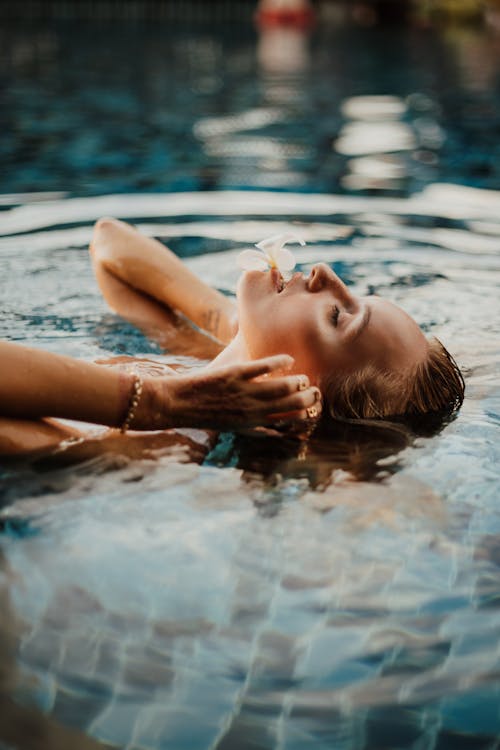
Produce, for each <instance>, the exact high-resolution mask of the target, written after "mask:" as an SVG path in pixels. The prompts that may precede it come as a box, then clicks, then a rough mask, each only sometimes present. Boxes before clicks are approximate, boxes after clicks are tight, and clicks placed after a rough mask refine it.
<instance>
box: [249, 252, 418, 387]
mask: <svg viewBox="0 0 500 750" xmlns="http://www.w3.org/2000/svg"><path fill="white" fill-rule="evenodd" d="M281 287H282V282H281V275H280V273H279V272H278V271H277V270H276V269H272V270H271V271H270V272H266V273H262V272H261V271H248V272H247V273H245V274H243V276H242V277H241V279H240V281H239V284H238V290H237V298H238V314H239V329H240V334H241V335H242V336H243V338H244V341H245V346H246V348H247V350H248V352H249V354H250V356H251V358H252V359H258V358H260V357H264V356H267V355H271V354H278V353H283V352H284V353H287V354H291V355H292V357H294V359H295V366H294V371H295V372H297V373H304V374H306V375H308V376H309V379H310V381H311V382H312V383H314V384H316V385H318V386H319V385H321V383H322V382H323V381H324V379H325V377H327V376H330V375H331V374H334V373H335V372H338V373H339V374H342V375H346V374H348V373H349V372H353V371H355V370H357V369H359V368H360V367H363V366H364V365H367V364H374V365H375V366H378V367H380V368H381V369H384V370H395V371H397V372H401V371H402V370H405V369H408V368H409V367H411V366H412V365H414V364H417V363H418V362H420V361H421V360H423V359H424V358H425V356H426V354H427V347H428V344H427V339H426V338H425V336H424V334H423V333H422V331H421V330H420V328H419V327H418V325H417V324H416V322H415V321H414V320H413V318H411V317H410V316H409V315H408V314H407V313H405V312H404V311H403V310H402V309H401V308H399V307H397V306H396V305H394V304H392V303H391V302H389V301H387V300H384V299H381V298H380V297H374V296H369V297H357V296H355V295H354V294H352V293H351V292H350V291H349V289H348V288H347V287H346V285H345V284H344V283H343V281H341V279H340V278H339V277H338V276H337V275H336V274H335V273H334V272H333V271H332V270H331V268H330V267H329V266H327V265H325V264H324V263H319V264H318V265H315V266H314V267H313V268H312V270H311V273H310V274H309V276H308V277H305V276H304V275H303V274H301V273H296V274H294V275H293V276H292V278H291V280H290V281H289V282H288V283H287V284H286V286H285V287H284V288H283V289H282V290H281ZM280 290H281V291H280Z"/></svg>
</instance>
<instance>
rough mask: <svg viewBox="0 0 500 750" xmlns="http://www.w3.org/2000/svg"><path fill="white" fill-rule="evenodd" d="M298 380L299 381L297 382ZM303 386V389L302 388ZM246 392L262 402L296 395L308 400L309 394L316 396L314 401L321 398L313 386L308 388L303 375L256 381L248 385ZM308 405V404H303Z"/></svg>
mask: <svg viewBox="0 0 500 750" xmlns="http://www.w3.org/2000/svg"><path fill="white" fill-rule="evenodd" d="M299 378H300V380H299ZM304 384H305V387H304ZM250 386H251V390H249V391H248V392H249V393H250V394H251V395H252V397H253V398H254V399H259V400H262V401H272V400H274V399H282V398H286V397H289V396H293V395H294V394H296V393H301V394H302V395H304V396H305V397H306V400H308V399H309V396H310V394H311V393H313V394H316V395H315V400H319V399H320V398H321V394H320V391H319V389H318V388H316V387H315V386H309V381H308V380H307V378H306V377H305V375H300V376H297V375H293V376H291V377H288V378H276V379H274V378H272V379H270V380H258V381H256V382H255V383H252V384H249V389H250ZM305 405H306V406H307V405H309V404H308V403H307V404H305Z"/></svg>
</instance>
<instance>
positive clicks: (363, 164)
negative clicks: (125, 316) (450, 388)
mask: <svg viewBox="0 0 500 750" xmlns="http://www.w3.org/2000/svg"><path fill="white" fill-rule="evenodd" d="M498 44H499V40H498V37H495V36H493V35H492V33H491V32H489V31H488V30H486V29H481V28H474V29H461V28H450V29H442V30H440V31H438V30H427V31H425V30H421V29H420V30H417V29H413V30H399V31H397V30H383V29H376V28H375V29H364V28H346V27H335V26H333V27H327V26H322V27H321V28H320V29H319V30H318V31H317V32H316V33H315V35H314V37H313V38H312V39H311V40H309V41H308V40H307V38H301V37H292V38H290V37H288V38H287V39H283V38H280V39H276V38H275V39H274V40H273V39H271V40H270V39H268V38H262V37H261V38H260V39H258V38H257V37H256V34H255V32H254V31H253V30H252V29H249V28H247V27H243V26H241V27H240V26H233V27H231V28H227V27H221V28H214V27H211V26H207V25H205V26H200V27H196V28H192V29H191V30H187V29H186V28H180V27H172V26H168V27H166V26H163V25H161V24H157V25H155V26H148V25H142V26H141V25H140V24H139V25H138V24H135V25H127V24H121V25H119V26H117V27H115V28H112V27H110V26H109V25H108V26H106V25H100V26H97V27H94V26H85V25H80V26H76V25H71V24H66V25H64V24H60V25H53V26H51V27H50V28H48V27H46V28H43V27H37V28H35V27H31V28H30V27H29V26H24V27H20V26H17V27H13V28H10V29H4V30H3V31H2V44H1V45H0V55H1V56H2V63H3V66H2V70H3V73H2V75H3V76H4V84H5V86H4V89H3V93H2V104H7V106H2V107H1V114H0V120H1V122H0V125H1V127H2V137H1V139H0V144H1V145H0V149H1V155H0V159H1V166H2V169H1V181H2V182H1V185H2V188H1V190H2V195H1V196H0V201H1V203H2V206H3V211H2V212H1V213H0V309H1V313H0V335H1V336H2V337H4V338H8V339H11V340H15V341H22V342H25V343H28V344H30V345H35V346H41V347H46V348H49V349H51V350H53V351H59V352H63V353H67V354H71V355H75V356H79V357H83V358H87V359H94V358H99V357H103V356H111V355H115V354H123V353H128V354H134V355H138V356H149V357H153V358H157V359H160V360H162V361H166V362H174V363H175V364H177V365H179V366H185V365H192V364H193V361H192V359H191V358H189V357H186V356H185V354H178V353H175V352H170V353H169V352H165V351H163V350H162V349H161V348H160V347H159V345H158V344H157V343H155V342H153V341H151V340H149V339H148V338H146V337H145V336H144V335H143V334H142V333H141V332H139V331H137V330H136V329H135V328H133V327H132V326H130V325H129V324H127V323H126V322H124V321H123V320H121V319H120V318H119V317H118V316H116V315H113V314H112V313H111V312H110V311H109V310H108V308H107V307H106V305H105V304H104V302H103V301H102V300H101V298H100V295H99V292H98V290H97V288H96V285H95V282H94V279H93V277H92V274H91V270H90V268H89V262H88V253H87V244H88V241H89V238H90V235H91V231H92V224H93V222H94V221H95V219H97V218H98V217H99V216H101V215H103V214H111V215H115V216H119V217H121V218H123V219H126V220H130V221H132V222H133V223H134V224H136V225H137V226H138V227H139V228H140V229H141V231H144V232H145V233H148V234H152V235H155V236H158V237H160V238H161V239H162V241H164V242H168V244H169V246H171V247H172V248H174V249H175V250H176V252H178V253H179V254H180V255H181V256H183V257H184V258H185V259H186V262H187V263H188V264H189V265H190V267H191V268H192V269H193V270H195V271H196V272H197V273H200V274H201V275H202V276H203V278H204V279H206V280H207V281H208V282H209V283H213V284H215V285H216V286H218V287H219V288H220V289H222V290H224V291H227V292H229V293H230V292H232V291H234V287H235V284H236V280H237V276H238V270H237V267H236V262H235V258H236V255H237V253H238V251H239V249H240V248H241V247H244V246H248V245H249V244H251V243H253V242H255V241H257V240H259V239H261V238H262V237H265V236H268V235H270V234H273V233H276V232H277V231H280V230H281V229H282V228H283V227H285V228H289V227H290V225H293V226H294V228H295V229H296V230H297V231H299V230H300V233H301V234H302V235H303V236H304V239H305V240H306V241H307V243H308V244H307V246H306V247H305V248H302V249H300V251H298V252H297V258H298V261H299V265H300V267H301V268H302V269H304V270H305V271H307V269H308V268H309V267H310V266H311V264H313V263H314V262H317V261H318V260H326V261H327V262H330V263H332V265H334V267H335V268H336V269H337V270H338V271H339V272H340V273H342V275H343V276H344V277H345V278H346V280H347V281H348V282H349V283H350V284H352V285H353V288H354V289H355V291H358V292H360V293H366V292H368V291H376V292H379V293H381V294H384V295H386V296H388V297H389V298H391V299H393V300H394V301H396V302H398V303H399V304H402V305H403V306H404V307H405V308H406V309H407V310H408V311H409V312H410V313H411V314H413V315H414V316H415V317H416V319H417V320H418V321H419V322H420V323H421V325H422V326H423V328H424V329H425V330H426V331H427V332H429V333H433V334H436V335H438V336H439V337H440V338H442V340H443V341H444V342H445V343H446V344H447V345H448V346H449V348H450V349H451V350H452V351H453V353H454V354H455V355H456V357H457V359H458V360H459V362H460V363H461V364H462V366H463V368H464V372H465V375H466V381H467V398H466V401H465V404H464V406H463V408H462V410H461V412H460V414H459V416H458V417H457V419H456V420H454V421H453V422H451V423H450V424H449V425H447V426H446V427H445V428H444V429H443V430H442V431H440V432H438V433H437V434H433V435H427V436H420V437H418V438H417V439H416V440H415V441H413V442H410V443H408V442H407V441H406V440H405V439H403V438H402V436H401V435H400V434H399V433H394V432H386V431H379V432H377V431H375V433H372V432H370V433H367V432H366V431H364V430H355V429H353V430H350V431H349V432H347V433H346V434H342V435H337V436H336V437H335V438H334V439H332V440H330V441H321V440H316V441H312V442H310V443H309V444H308V445H307V447H306V449H305V450H299V449H298V448H297V446H296V445H295V444H294V445H288V444H283V442H282V441H273V440H270V439H263V438H260V439H256V438H253V439H252V438H248V437H245V436H243V437H242V436H237V435H233V434H231V433H225V434H224V435H221V436H220V438H219V441H218V443H217V444H216V445H215V447H213V449H212V450H211V451H210V452H208V453H207V451H206V450H205V448H204V447H203V445H201V444H197V445H198V447H197V448H196V449H195V450H193V451H192V452H191V453H189V452H186V450H185V449H182V448H174V449H172V448H165V447H163V448H161V447H160V448H159V447H158V446H156V447H154V446H153V447H150V448H149V449H147V448H145V449H144V450H142V451H141V450H139V451H138V453H137V455H136V456H135V458H132V459H130V458H128V459H127V458H125V457H120V456H116V455H107V456H102V457H98V458H87V460H85V461H81V460H80V461H77V458H78V456H77V455H72V452H71V450H70V451H68V452H67V453H65V454H64V455H63V456H62V457H61V454H59V455H58V456H56V457H47V458H45V459H44V460H41V461H39V462H37V463H35V464H33V463H28V462H24V463H20V464H12V463H11V464H7V463H6V464H5V465H4V466H3V468H2V474H1V477H0V482H1V484H0V492H1V498H2V503H1V510H0V524H1V528H2V531H3V533H2V534H1V536H0V599H1V608H0V612H1V615H0V656H1V658H0V746H2V747H3V746H5V747H8V748H10V747H15V748H23V750H24V748H28V749H29V750H31V748H67V747H75V748H80V747H81V748H87V747H110V746H111V747H123V748H128V749H129V750H132V748H133V749H134V750H139V749H140V750H145V749H146V748H147V749H151V750H153V749H154V750H159V749H160V748H162V749H163V748H165V749H167V750H184V749H185V750H194V749H197V748H200V750H205V748H207V749H208V748H217V750H247V748H248V750H249V749H250V748H253V750H264V749H266V750H267V749H268V748H269V749H271V748H272V749H273V750H274V749H276V750H309V748H311V750H312V749H313V748H314V750H318V749H323V748H335V749H337V748H339V749H344V748H346V749H349V750H351V748H352V749H356V750H357V749H358V748H359V749H360V750H361V748H364V749H366V750H376V749H379V748H383V749H384V750H385V749H386V748H387V749H389V748H394V749H395V750H396V748H397V749H398V750H399V749H400V748H414V749H415V750H417V749H419V750H420V749H424V750H427V748H429V749H431V748H432V749H436V750H455V749H456V748H488V749H490V748H493V747H497V746H498V741H499V738H500V679H499V666H500V665H499V657H500V609H499V604H500V571H499V565H500V554H499V545H500V511H499V502H498V501H499V496H500V480H499V472H498V465H499V463H500V448H499V445H500V440H499V421H500V391H499V387H498V375H499V372H500V346H499V341H500V323H499V321H500V314H499V313H500V309H499V308H500V306H499V285H500V257H499V252H498V248H499V242H500V220H499V216H500V212H499V208H500V192H498V191H500V176H499V173H498V169H499V167H498V165H499V163H500V162H499V159H498V145H497V141H498V138H497V135H498V133H497V131H498V124H499V117H500V106H499V103H500V92H499V80H500V79H499V67H498V59H499V58H498V55H497V52H498ZM283 45H288V46H287V47H286V48H285V49H286V50H287V54H286V55H285V54H284V53H283ZM290 46H292V47H293V49H294V56H293V60H294V65H293V69H292V68H291V63H290V57H289V54H288V51H289V50H290ZM366 95H371V96H373V95H376V96H377V97H384V98H382V99H381V98H377V99H370V100H366V99H365V98H361V97H365V96H366ZM388 97H389V98H388ZM249 188H250V189H251V191H250V190H249ZM47 193H50V194H47ZM62 459H64V463H62ZM2 743H3V744H2Z"/></svg>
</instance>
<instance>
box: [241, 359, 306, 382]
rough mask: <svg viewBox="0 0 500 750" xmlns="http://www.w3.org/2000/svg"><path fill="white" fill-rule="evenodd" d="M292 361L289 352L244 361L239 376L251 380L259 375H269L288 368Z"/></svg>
mask: <svg viewBox="0 0 500 750" xmlns="http://www.w3.org/2000/svg"><path fill="white" fill-rule="evenodd" d="M293 363H294V359H293V357H290V355H289V354H275V355H274V356H272V357H266V358H265V359H256V360H255V361H254V362H246V363H245V364H243V365H241V366H240V367H241V377H242V378H244V379H245V380H253V378H258V377H260V376H261V375H269V374H270V373H271V372H277V371H278V370H289V369H290V367H292V365H293Z"/></svg>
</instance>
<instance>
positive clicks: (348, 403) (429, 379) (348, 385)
mask: <svg viewBox="0 0 500 750" xmlns="http://www.w3.org/2000/svg"><path fill="white" fill-rule="evenodd" d="M322 391H323V397H324V400H325V408H324V409H323V414H326V415H328V416H330V417H333V418H334V419H385V418H400V419H408V420H409V421H411V420H412V419H415V418H417V419H418V418H421V417H424V416H426V415H429V416H434V417H436V416H439V417H441V418H443V419H444V418H445V417H449V416H451V415H452V414H453V413H454V412H456V411H457V410H458V409H459V408H460V406H461V405H462V402H463V400H464V391H465V383H464V379H463V376H462V373H461V372H460V369H459V367H458V365H457V363H456V362H455V360H454V359H453V357H452V356H451V354H450V353H449V352H448V351H447V350H446V349H445V347H444V346H443V344H442V343H441V342H440V341H439V339H437V338H432V339H430V341H429V351H428V355H427V357H426V359H425V360H424V361H423V362H420V363H419V364H418V365H416V366H415V367H414V368H413V369H412V370H409V371H406V372H403V373H400V372H394V371H383V370H380V369H379V368H377V367H376V366H375V365H371V364H370V365H367V366H365V367H363V368H361V369H360V370H357V371H356V372H353V373H350V374H349V375H347V376H344V377H330V378H329V379H328V380H327V382H326V383H325V384H324V386H323V388H322Z"/></svg>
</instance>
